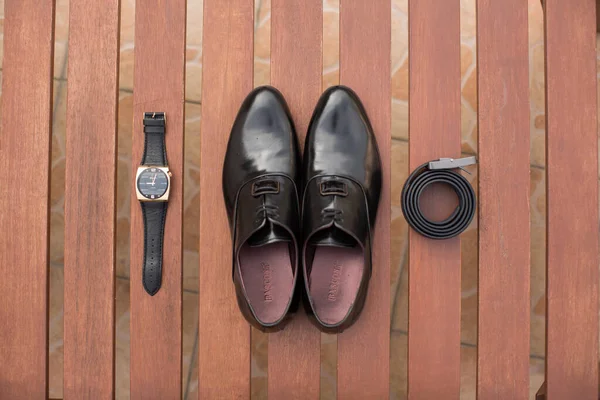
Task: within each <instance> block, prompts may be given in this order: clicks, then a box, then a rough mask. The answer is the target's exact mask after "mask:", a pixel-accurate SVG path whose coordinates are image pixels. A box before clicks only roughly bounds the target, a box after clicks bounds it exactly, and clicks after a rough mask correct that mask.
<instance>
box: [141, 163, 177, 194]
mask: <svg viewBox="0 0 600 400" xmlns="http://www.w3.org/2000/svg"><path fill="white" fill-rule="evenodd" d="M137 187H138V190H139V191H140V193H141V194H142V195H143V196H144V197H146V198H148V199H158V198H160V197H162V196H163V195H164V194H165V193H166V192H167V189H168V187H169V179H168V178H167V174H166V173H165V172H164V171H163V170H162V169H159V168H146V169H145V170H144V171H142V173H141V174H140V176H139V178H138V181H137Z"/></svg>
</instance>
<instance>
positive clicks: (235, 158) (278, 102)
mask: <svg viewBox="0 0 600 400" xmlns="http://www.w3.org/2000/svg"><path fill="white" fill-rule="evenodd" d="M298 165H299V153H298V144H297V139H296V133H295V130H294V126H293V123H292V120H291V118H290V114H289V111H288V108H287V105H286V103H285V100H284V99H283V97H282V95H281V93H279V92H278V91H277V90H276V89H274V88H272V87H267V86H264V87H259V88H257V89H255V90H253V91H252V92H251V93H250V94H249V95H248V97H246V99H245V100H244V102H243V104H242V106H241V108H240V111H239V113H238V115H237V117H236V119H235V122H234V124H233V128H232V129H231V136H230V138H229V144H228V146H227V153H226V155H225V163H224V165H223V195H224V198H225V205H226V207H227V215H228V217H229V225H230V228H231V235H232V242H233V282H234V284H235V289H236V295H237V300H238V305H239V308H240V310H241V312H242V314H243V315H244V317H245V318H246V320H248V322H250V323H251V324H252V325H253V326H255V327H256V328H258V329H260V330H262V331H267V332H269V331H277V330H280V329H282V328H283V326H284V323H285V321H286V320H287V319H286V316H287V314H288V311H290V307H291V306H292V303H293V300H294V299H293V297H294V288H295V285H296V276H297V273H296V272H297V269H298V251H299V250H298V240H297V232H298V231H299V221H298V216H299V201H298V199H299V197H298V190H297V186H296V182H297V179H298V173H299V171H298ZM295 306H296V307H297V304H295ZM292 308H293V307H292Z"/></svg>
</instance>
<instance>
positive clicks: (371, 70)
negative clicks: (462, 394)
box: [337, 0, 392, 399]
mask: <svg viewBox="0 0 600 400" xmlns="http://www.w3.org/2000/svg"><path fill="white" fill-rule="evenodd" d="M391 37H392V34H391V4H390V2H389V1H388V0H374V1H371V2H368V1H353V0H342V1H341V3H340V83H341V84H342V85H346V86H349V87H350V88H352V89H353V90H354V91H356V93H357V94H358V96H359V97H360V99H361V100H362V102H363V104H364V106H365V109H366V110H367V114H368V115H369V119H370V120H371V124H372V125H373V129H374V131H375V135H376V137H377V143H378V145H379V153H380V155H381V162H382V171H383V185H382V186H383V187H382V191H381V199H380V201H379V209H378V213H377V221H376V224H375V229H374V233H373V249H372V254H373V276H372V277H371V282H370V284H369V294H368V297H367V302H366V304H365V308H364V310H363V312H362V314H361V316H360V318H359V319H358V321H357V322H356V324H355V325H354V326H353V327H351V328H350V329H348V330H347V331H345V332H344V333H342V334H340V335H338V382H337V396H338V398H339V399H384V398H388V396H389V391H390V389H389V385H390V219H391V215H390V212H391V200H390V187H391V166H390V165H391V164H390V163H391V88H390V54H391Z"/></svg>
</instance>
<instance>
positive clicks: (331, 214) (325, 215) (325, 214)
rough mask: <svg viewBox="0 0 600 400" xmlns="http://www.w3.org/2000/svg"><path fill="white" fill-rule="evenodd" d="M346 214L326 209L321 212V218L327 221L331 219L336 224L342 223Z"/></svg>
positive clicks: (333, 209)
mask: <svg viewBox="0 0 600 400" xmlns="http://www.w3.org/2000/svg"><path fill="white" fill-rule="evenodd" d="M343 214H344V212H343V211H342V210H338V209H335V208H324V209H323V210H321V218H322V219H323V220H324V221H325V220H327V219H331V220H333V221H335V222H342V221H343V220H344V218H343V217H342V215H343Z"/></svg>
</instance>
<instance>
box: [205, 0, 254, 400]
mask: <svg viewBox="0 0 600 400" xmlns="http://www.w3.org/2000/svg"><path fill="white" fill-rule="evenodd" d="M253 22H254V7H253V1H252V0H204V32H203V42H202V48H203V51H202V88H203V89H202V123H201V136H200V273H199V274H200V308H199V314H200V316H199V321H200V328H199V335H200V337H199V340H198V353H199V356H198V357H199V358H198V367H199V368H198V370H199V372H198V374H199V381H198V385H199V395H198V397H199V398H201V399H246V398H249V397H250V326H249V325H248V323H247V322H246V320H245V319H244V317H242V314H241V313H240V311H239V310H238V307H237V302H236V299H235V291H234V287H233V282H232V279H231V268H232V264H231V262H232V260H231V254H232V247H231V236H230V233H229V226H228V223H227V213H226V211H225V204H224V202H223V194H222V190H221V187H222V168H223V160H224V157H225V150H226V148H227V141H228V139H229V132H230V130H231V126H232V124H233V120H234V118H235V115H236V114H237V111H238V109H239V107H240V105H241V104H242V101H243V100H244V98H245V97H246V95H247V94H248V93H249V92H250V91H251V90H252V81H253V49H254V47H253V38H254V29H253V27H254V23H253Z"/></svg>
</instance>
